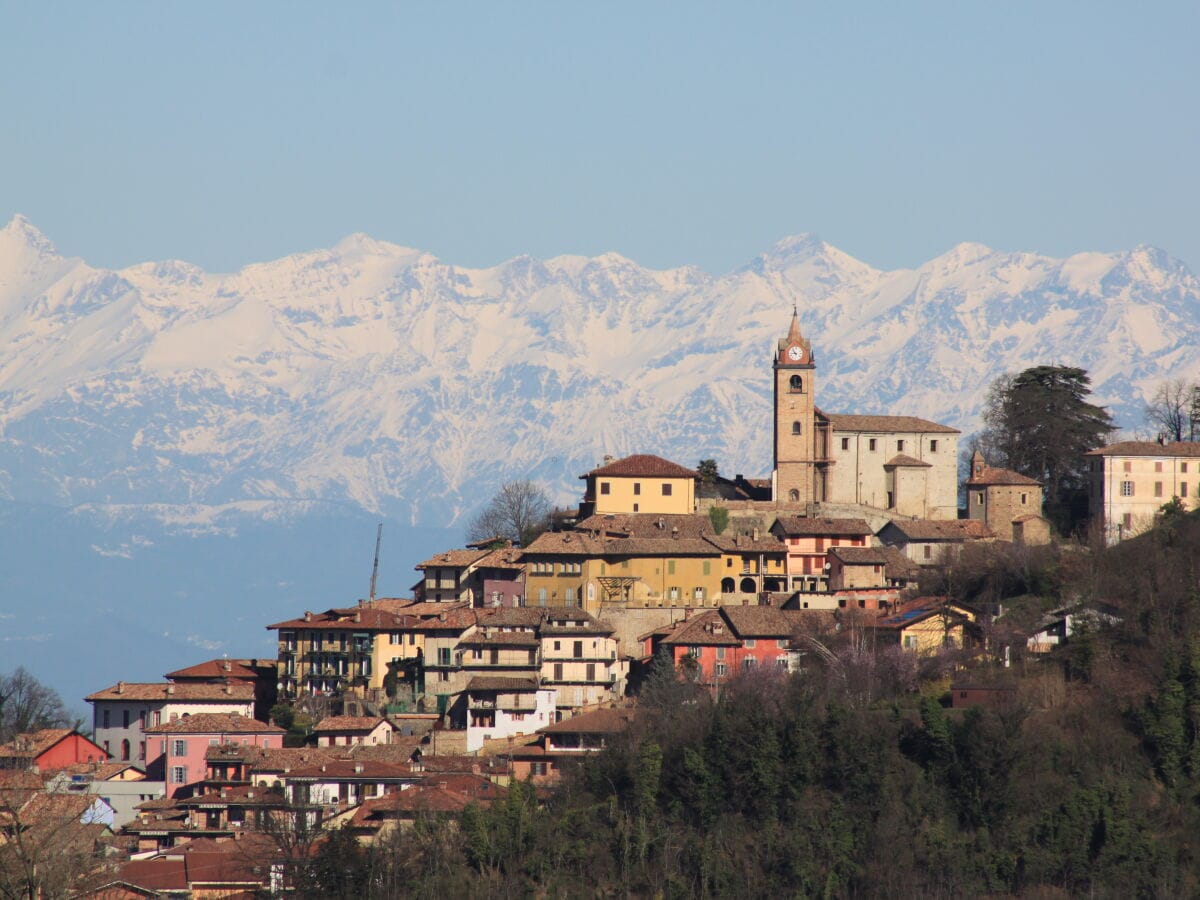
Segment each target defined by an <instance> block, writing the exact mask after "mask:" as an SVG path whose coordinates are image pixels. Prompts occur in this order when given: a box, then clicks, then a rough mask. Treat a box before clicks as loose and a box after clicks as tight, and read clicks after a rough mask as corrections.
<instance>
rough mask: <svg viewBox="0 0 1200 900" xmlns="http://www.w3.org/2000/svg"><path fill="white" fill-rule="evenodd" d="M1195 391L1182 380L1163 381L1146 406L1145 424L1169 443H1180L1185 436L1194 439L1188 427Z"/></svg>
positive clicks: (1190, 423)
mask: <svg viewBox="0 0 1200 900" xmlns="http://www.w3.org/2000/svg"><path fill="white" fill-rule="evenodd" d="M1196 389H1197V385H1194V384H1190V383H1189V382H1188V381H1187V380H1186V379H1183V378H1173V379H1171V380H1170V381H1164V382H1163V383H1162V384H1160V385H1159V386H1158V390H1156V391H1155V392H1154V396H1153V397H1151V398H1150V402H1149V403H1147V404H1146V412H1145V419H1146V424H1147V425H1148V426H1149V427H1150V428H1152V429H1154V430H1155V431H1156V432H1158V433H1159V434H1162V435H1165V436H1166V438H1167V440H1170V441H1182V440H1184V436H1185V435H1188V436H1189V437H1192V438H1194V437H1195V435H1194V434H1192V433H1191V427H1190V426H1191V425H1192V405H1193V400H1194V397H1195V391H1196Z"/></svg>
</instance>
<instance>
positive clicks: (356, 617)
mask: <svg viewBox="0 0 1200 900" xmlns="http://www.w3.org/2000/svg"><path fill="white" fill-rule="evenodd" d="M360 622H362V613H360V612H356V613H355V614H354V624H355V625H358V624H359V623H360Z"/></svg>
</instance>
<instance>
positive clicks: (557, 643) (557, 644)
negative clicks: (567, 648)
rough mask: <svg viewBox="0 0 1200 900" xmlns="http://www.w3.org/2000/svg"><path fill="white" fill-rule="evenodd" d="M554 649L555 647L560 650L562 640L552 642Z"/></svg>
mask: <svg viewBox="0 0 1200 900" xmlns="http://www.w3.org/2000/svg"><path fill="white" fill-rule="evenodd" d="M554 649H555V650H561V649H562V641H555V642H554Z"/></svg>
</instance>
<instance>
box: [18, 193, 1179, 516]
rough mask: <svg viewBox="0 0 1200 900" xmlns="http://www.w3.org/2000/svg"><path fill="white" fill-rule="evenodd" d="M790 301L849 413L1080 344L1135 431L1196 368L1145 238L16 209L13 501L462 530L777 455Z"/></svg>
mask: <svg viewBox="0 0 1200 900" xmlns="http://www.w3.org/2000/svg"><path fill="white" fill-rule="evenodd" d="M793 304H795V305H796V306H797V307H798V308H799V310H800V317H801V322H802V326H803V329H804V331H805V334H806V335H807V336H809V337H810V338H811V339H812V342H813V347H814V350H815V354H816V360H817V364H818V378H819V382H818V388H817V390H818V402H819V403H820V404H821V406H822V408H824V409H826V410H829V411H855V412H877V413H883V412H892V413H903V414H910V415H919V416H922V417H925V418H929V419H933V420H935V421H939V422H945V423H947V424H950V425H954V426H956V427H959V428H962V429H964V430H965V431H971V430H974V429H975V428H976V427H977V421H978V413H979V408H980V404H981V402H982V398H983V394H984V392H985V390H986V388H987V385H988V384H989V383H990V382H991V381H992V380H993V379H994V378H995V377H996V376H997V375H999V374H1001V373H1002V372H1005V371H1017V370H1020V369H1022V368H1024V367H1026V366H1029V365H1036V364H1042V363H1059V364H1070V365H1078V366H1081V367H1083V368H1085V369H1087V370H1088V371H1089V372H1090V373H1091V375H1092V379H1093V384H1094V387H1095V391H1096V397H1097V398H1098V399H1099V401H1100V402H1102V403H1105V404H1107V405H1109V406H1110V407H1111V408H1112V409H1113V411H1114V413H1115V414H1116V415H1117V417H1118V421H1119V422H1120V423H1121V424H1122V425H1123V426H1126V427H1134V426H1136V425H1138V424H1139V422H1140V414H1141V409H1142V405H1143V402H1144V398H1145V397H1147V396H1149V395H1150V394H1151V393H1152V392H1153V390H1154V388H1155V387H1156V386H1157V385H1158V383H1159V382H1161V380H1163V379H1165V378H1168V377H1176V376H1187V377H1193V378H1194V377H1196V376H1197V375H1198V374H1200V281H1198V280H1197V278H1196V277H1195V276H1194V275H1193V274H1192V273H1191V272H1189V271H1188V270H1187V268H1186V267H1185V266H1183V265H1182V264H1181V263H1179V262H1178V261H1177V260H1174V259H1172V258H1171V257H1170V256H1169V255H1167V254H1166V253H1164V252H1163V251H1161V250H1157V249H1155V248H1151V247H1137V248H1135V249H1133V250H1130V251H1125V252H1119V253H1081V254H1076V255H1074V256H1071V257H1069V258H1067V259H1061V260H1060V259H1052V258H1049V257H1045V256H1040V255H1037V254H1033V253H1002V252H998V251H994V250H991V249H989V248H987V247H984V246H982V245H979V244H960V245H958V246H956V247H954V248H952V249H951V250H949V251H948V252H947V253H945V254H943V255H941V256H939V257H937V258H935V259H933V260H931V261H929V262H928V263H926V264H924V265H922V266H920V267H918V268H916V269H902V270H895V271H882V270H878V269H875V268H873V267H871V266H869V265H867V264H865V263H863V262H861V261H859V260H856V259H854V258H852V257H850V256H849V255H847V254H845V253H843V252H842V251H840V250H838V249H836V248H834V247H831V246H829V245H828V244H826V243H824V242H823V241H821V240H820V239H819V238H817V237H816V236H814V235H798V236H795V237H789V238H785V239H784V240H782V241H780V242H779V243H777V244H776V245H775V246H774V247H772V248H771V249H770V250H768V251H767V252H765V253H763V254H762V255H760V256H758V257H756V258H755V259H753V260H751V261H750V262H749V263H748V264H747V265H746V266H744V267H742V268H741V269H738V270H736V271H734V272H730V273H727V274H724V275H715V276H714V275H710V274H707V273H705V272H703V271H701V270H700V269H698V268H695V267H682V268H677V269H670V270H663V271H656V270H650V269H646V268H643V267H641V266H639V265H637V264H636V263H635V262H633V261H631V260H629V259H626V258H624V257H622V256H620V255H618V254H604V255H602V256H597V257H592V258H588V257H581V256H560V257H555V258H552V259H546V260H538V259H533V258H531V257H528V256H522V257H517V258H515V259H512V260H509V261H507V262H504V263H501V264H499V265H496V266H493V267H490V268H485V269H469V268H463V267H459V266H454V265H451V264H448V263H445V262H442V261H441V260H439V259H437V258H436V257H434V256H432V255H430V254H428V253H424V252H422V251H419V250H414V249H410V248H405V247H400V246H397V245H395V244H389V243H386V242H383V241H378V240H375V239H373V238H371V237H369V236H367V235H363V234H356V235H351V236H349V237H347V238H345V239H344V240H342V241H341V242H340V243H338V244H337V245H336V246H335V247H333V248H331V249H328V250H315V251H311V252H306V253H299V254H295V255H292V256H287V257H284V258H282V259H278V260H274V261H271V262H265V263H257V264H253V265H249V266H247V267H245V268H243V269H242V270H241V271H239V272H236V273H231V274H210V273H207V272H205V271H203V270H202V269H200V268H198V267H196V266H194V265H191V264H188V263H185V262H180V261H164V262H148V263H143V264H140V265H135V266H131V267H129V268H126V269H122V270H120V271H109V270H104V269H97V268H94V267H91V266H89V265H88V264H86V263H85V262H83V261H82V260H78V259H71V258H66V257H63V256H61V255H60V254H59V253H58V252H57V251H56V250H55V249H54V247H53V245H52V244H51V242H50V241H49V240H48V239H47V238H46V237H45V236H44V235H42V234H41V233H40V232H39V231H38V230H37V229H36V228H35V227H34V226H33V225H32V224H31V223H29V222H28V221H27V220H26V219H24V218H23V217H20V216H18V217H16V218H14V219H13V220H12V221H11V222H10V223H9V224H8V225H7V226H6V227H4V228H3V229H0V340H2V341H3V343H4V346H5V347H6V348H7V352H6V353H5V354H4V356H3V357H2V358H0V496H6V497H8V498H10V499H15V500H20V501H23V502H41V503H54V504H59V505H67V506H77V505H84V504H86V505H88V506H89V508H92V509H95V508H100V507H105V506H111V507H113V508H114V509H121V510H129V509H144V510H146V511H147V512H150V511H152V510H158V511H161V510H162V509H164V508H166V507H170V506H177V507H180V508H187V509H191V510H194V509H196V508H198V507H211V508H214V509H220V508H228V509H238V510H241V511H242V514H248V515H256V514H259V513H258V511H261V510H264V509H266V508H267V506H270V505H271V504H278V505H280V506H284V507H293V508H304V507H305V504H308V503H317V504H322V505H323V504H348V505H351V506H354V507H359V508H362V509H366V510H369V511H372V512H380V513H386V514H388V515H391V516H396V517H398V518H400V519H402V520H405V521H408V522H410V523H412V524H428V525H445V524H451V523H454V522H456V521H461V518H462V517H463V516H464V515H466V514H468V513H469V512H470V511H471V510H472V509H474V508H475V507H477V506H478V505H479V504H480V503H481V502H482V501H483V500H485V499H486V498H487V497H488V496H489V495H490V493H491V490H492V489H493V488H494V487H495V486H496V485H497V484H498V483H500V482H501V481H503V480H505V479H507V478H513V477H529V478H532V479H534V480H537V481H540V482H542V483H544V484H545V485H546V486H547V487H548V488H549V489H550V491H551V492H552V494H553V495H554V496H555V497H556V498H557V499H558V500H559V501H560V502H564V503H566V502H570V501H571V500H573V499H574V498H575V497H576V496H577V494H578V485H579V482H578V481H577V479H576V476H578V475H579V474H580V473H582V472H584V471H586V470H587V469H589V468H591V467H592V466H593V465H595V463H596V462H597V461H598V460H599V459H600V458H601V457H602V456H603V455H604V454H614V455H622V454H625V453H631V452H639V451H641V452H654V453H659V454H661V455H663V456H667V457H669V458H672V459H676V460H678V461H679V462H682V463H685V464H694V463H695V461H696V460H697V459H700V458H702V457H710V456H711V457H715V458H717V459H718V460H719V461H720V463H721V468H722V470H723V471H725V472H728V473H731V474H732V473H733V472H744V473H745V474H747V475H764V474H766V473H767V471H768V470H769V467H770V405H769V404H770V391H771V377H770V360H771V353H772V348H773V346H774V341H775V340H776V339H777V338H778V337H780V336H781V335H782V334H783V333H784V331H785V330H786V327H787V323H788V319H789V317H790V314H791V309H792V306H793ZM247 510H249V511H250V512H247ZM155 515H158V513H155ZM189 515H192V514H189ZM193 517H194V516H193ZM201 518H203V517H201Z"/></svg>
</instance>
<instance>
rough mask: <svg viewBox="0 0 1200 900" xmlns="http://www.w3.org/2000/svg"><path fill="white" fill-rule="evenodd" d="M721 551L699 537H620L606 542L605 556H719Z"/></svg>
mask: <svg viewBox="0 0 1200 900" xmlns="http://www.w3.org/2000/svg"><path fill="white" fill-rule="evenodd" d="M719 553H720V551H719V550H718V549H717V548H716V547H714V546H713V545H712V544H710V543H709V542H708V541H705V540H701V539H699V538H683V537H681V538H671V537H665V538H618V539H617V540H614V541H608V542H606V544H605V547H604V551H603V553H602V554H601V555H603V556H717V555H718V554H719Z"/></svg>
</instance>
